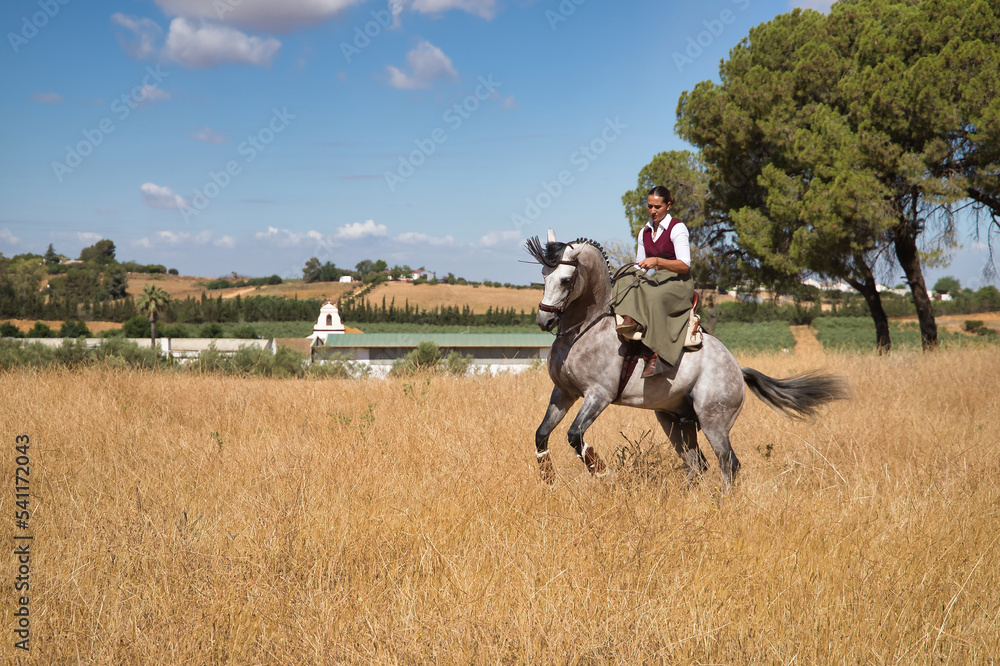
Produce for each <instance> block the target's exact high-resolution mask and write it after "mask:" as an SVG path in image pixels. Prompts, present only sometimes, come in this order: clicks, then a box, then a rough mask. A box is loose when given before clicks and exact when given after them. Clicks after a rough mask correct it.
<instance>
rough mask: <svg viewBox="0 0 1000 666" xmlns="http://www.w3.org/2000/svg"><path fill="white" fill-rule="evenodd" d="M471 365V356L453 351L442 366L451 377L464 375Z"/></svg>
mask: <svg viewBox="0 0 1000 666" xmlns="http://www.w3.org/2000/svg"><path fill="white" fill-rule="evenodd" d="M470 365H472V354H459V353H458V352H457V351H455V350H454V349H453V350H451V351H450V352H449V353H448V356H447V357H446V358H445V359H444V366H445V368H447V370H448V372H450V373H451V374H453V375H465V373H467V372H468V371H469V366H470Z"/></svg>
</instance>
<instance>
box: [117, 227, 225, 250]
mask: <svg viewBox="0 0 1000 666" xmlns="http://www.w3.org/2000/svg"><path fill="white" fill-rule="evenodd" d="M214 238H215V234H213V233H212V232H211V231H209V230H207V229H206V230H204V231H202V232H200V233H198V234H195V235H192V234H191V233H190V232H188V231H170V230H169V229H166V230H163V231H157V232H156V234H154V236H153V239H152V240H151V239H149V238H140V239H139V240H137V241H133V242H132V245H135V246H137V247H142V248H145V249H147V250H151V249H153V248H154V247H156V246H160V247H162V246H164V245H171V246H173V245H181V244H194V245H207V244H208V243H212V244H213V245H215V246H217V247H233V246H234V245H236V239H235V238H233V237H232V236H223V237H222V238H220V239H218V240H215V241H214V242H213V239H214Z"/></svg>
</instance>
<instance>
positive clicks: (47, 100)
mask: <svg viewBox="0 0 1000 666" xmlns="http://www.w3.org/2000/svg"><path fill="white" fill-rule="evenodd" d="M28 100H29V101H32V102H34V103H35V104H59V103H60V102H62V101H63V96H62V95H60V94H59V93H54V92H47V93H32V94H30V95H28Z"/></svg>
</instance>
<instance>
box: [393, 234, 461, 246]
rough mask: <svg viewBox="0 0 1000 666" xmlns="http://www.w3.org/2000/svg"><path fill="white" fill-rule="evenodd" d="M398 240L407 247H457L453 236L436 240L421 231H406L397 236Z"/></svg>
mask: <svg viewBox="0 0 1000 666" xmlns="http://www.w3.org/2000/svg"><path fill="white" fill-rule="evenodd" d="M396 240H397V241H399V242H400V243H406V244H407V245H443V246H449V247H450V246H454V245H457V243H456V242H455V239H454V237H452V236H445V237H444V238H435V237H434V236H428V235H427V234H423V233H420V232H419V231H405V232H403V233H401V234H399V235H398V236H396Z"/></svg>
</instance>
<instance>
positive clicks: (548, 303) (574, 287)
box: [525, 229, 586, 331]
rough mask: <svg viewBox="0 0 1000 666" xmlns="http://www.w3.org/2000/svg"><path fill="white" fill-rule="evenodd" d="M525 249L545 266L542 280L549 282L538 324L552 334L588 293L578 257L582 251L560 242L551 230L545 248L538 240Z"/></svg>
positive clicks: (537, 320) (534, 239) (543, 296)
mask: <svg viewBox="0 0 1000 666" xmlns="http://www.w3.org/2000/svg"><path fill="white" fill-rule="evenodd" d="M574 242H576V241H574ZM525 248H526V249H527V250H528V253H529V254H531V256H533V257H534V258H535V259H536V260H537V261H538V263H540V264H541V265H542V276H543V277H544V278H545V290H544V291H543V292H542V300H541V302H540V303H539V304H538V316H537V317H536V319H535V321H536V322H537V323H538V326H539V327H541V329H542V330H543V331H551V330H552V329H553V328H555V326H556V324H557V323H558V322H559V318H560V317H561V316H562V315H563V313H564V312H565V311H566V309H567V308H568V307H569V306H570V304H571V303H572V302H573V301H574V300H575V299H576V298H577V297H579V296H580V294H581V293H583V290H584V289H585V283H586V280H584V279H580V273H581V272H582V271H583V270H584V269H583V267H582V266H581V265H580V258H579V256H578V255H579V253H580V249H581V248H580V247H578V246H574V245H573V243H559V242H557V241H556V234H555V232H554V231H552V230H551V229H549V236H548V242H547V243H545V244H543V243H542V242H541V241H540V240H538V237H537V236H535V237H534V238H530V239H528V242H527V243H526V244H525Z"/></svg>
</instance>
